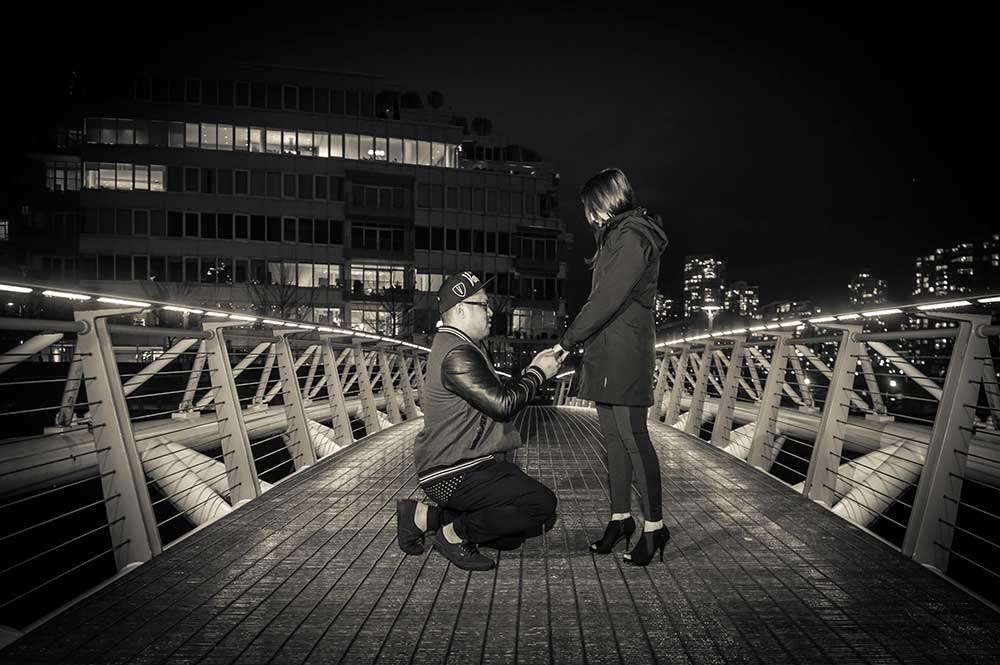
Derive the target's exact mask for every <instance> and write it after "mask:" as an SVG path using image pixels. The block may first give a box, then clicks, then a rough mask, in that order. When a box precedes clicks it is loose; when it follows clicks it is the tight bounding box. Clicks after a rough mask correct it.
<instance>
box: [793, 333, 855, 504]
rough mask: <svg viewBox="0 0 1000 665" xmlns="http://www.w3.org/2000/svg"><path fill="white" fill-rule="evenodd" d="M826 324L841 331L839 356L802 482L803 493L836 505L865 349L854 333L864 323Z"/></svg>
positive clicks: (815, 499) (830, 379)
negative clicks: (858, 368)
mask: <svg viewBox="0 0 1000 665" xmlns="http://www.w3.org/2000/svg"><path fill="white" fill-rule="evenodd" d="M825 327H827V328H832V329H834V330H840V331H841V337H840V344H839V345H838V347H837V359H836V360H834V363H833V371H832V372H831V373H830V376H829V381H830V383H829V385H828V386H827V389H826V401H825V402H824V403H823V415H822V416H820V419H819V427H818V428H817V430H816V439H815V443H814V444H813V448H812V454H811V455H810V457H809V469H808V470H807V471H806V479H805V482H804V483H803V485H802V494H803V495H804V496H807V497H809V498H810V499H813V500H814V501H819V502H820V503H824V504H826V505H827V506H829V507H831V508H832V507H833V505H834V503H836V493H835V488H836V487H837V474H838V473H839V469H840V455H841V452H842V450H843V447H844V432H845V430H846V428H847V417H848V415H850V406H851V397H852V396H853V395H854V392H853V391H852V390H851V388H853V387H854V370H855V367H856V366H857V358H855V356H857V355H858V354H859V353H861V352H862V349H861V342H857V341H855V339H854V336H855V335H857V334H858V333H860V332H861V326H858V325H844V324H833V323H830V324H825Z"/></svg>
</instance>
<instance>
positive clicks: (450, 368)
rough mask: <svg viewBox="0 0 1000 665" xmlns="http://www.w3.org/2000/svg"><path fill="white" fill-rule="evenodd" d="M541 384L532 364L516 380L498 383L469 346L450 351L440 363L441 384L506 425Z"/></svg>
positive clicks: (541, 379)
mask: <svg viewBox="0 0 1000 665" xmlns="http://www.w3.org/2000/svg"><path fill="white" fill-rule="evenodd" d="M544 382H545V375H544V374H543V373H542V370H540V369H538V368H537V367H535V366H534V365H532V366H530V367H529V368H528V369H527V370H525V372H524V374H522V375H521V377H520V378H518V379H514V380H511V381H508V382H506V383H501V382H500V380H499V379H498V378H497V377H496V375H495V374H494V373H493V371H492V370H491V369H490V367H489V366H488V365H487V363H486V359H485V358H483V354H481V353H480V352H479V351H478V350H476V349H475V348H473V347H472V346H469V345H467V344H466V345H462V346H459V347H458V348H455V349H452V350H451V351H450V352H448V354H447V355H446V356H445V357H444V360H442V362H441V383H442V384H443V385H444V387H445V388H447V389H448V390H449V391H451V392H453V393H455V394H456V395H458V396H459V397H461V398H462V399H464V400H465V401H466V402H468V403H469V404H471V405H472V406H474V407H475V408H476V409H477V410H478V411H479V412H480V413H482V414H484V415H486V416H488V417H490V418H492V419H493V420H496V421H499V422H507V421H508V420H510V419H511V418H513V417H514V416H515V415H516V414H517V412H518V411H520V410H521V409H522V408H523V407H524V406H525V405H526V404H527V403H528V402H530V401H531V398H532V397H534V396H535V391H536V390H538V386H540V385H542V383H544Z"/></svg>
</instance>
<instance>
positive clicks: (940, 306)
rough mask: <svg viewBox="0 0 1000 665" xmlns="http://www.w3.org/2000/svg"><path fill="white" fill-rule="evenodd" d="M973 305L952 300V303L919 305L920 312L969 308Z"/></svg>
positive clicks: (963, 301)
mask: <svg viewBox="0 0 1000 665" xmlns="http://www.w3.org/2000/svg"><path fill="white" fill-rule="evenodd" d="M971 304H972V303H971V302H969V301H968V300H952V301H951V302H935V303H931V304H929V305H917V309H919V310H928V309H947V308H949V307H968V306H969V305H971Z"/></svg>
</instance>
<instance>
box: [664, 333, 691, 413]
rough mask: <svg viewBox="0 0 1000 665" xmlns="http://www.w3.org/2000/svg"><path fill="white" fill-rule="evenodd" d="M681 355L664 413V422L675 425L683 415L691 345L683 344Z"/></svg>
mask: <svg viewBox="0 0 1000 665" xmlns="http://www.w3.org/2000/svg"><path fill="white" fill-rule="evenodd" d="M680 348H681V355H680V357H679V358H678V359H677V369H675V370H674V384H673V386H672V387H671V388H670V399H668V400H667V409H666V412H665V413H664V414H663V422H664V423H666V424H667V425H673V424H674V423H675V422H677V418H678V417H680V415H681V397H682V396H683V395H684V376H685V375H686V374H687V367H688V354H689V353H690V351H691V345H690V344H688V343H686V342H685V343H684V344H681V347H680Z"/></svg>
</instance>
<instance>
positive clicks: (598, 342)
mask: <svg viewBox="0 0 1000 665" xmlns="http://www.w3.org/2000/svg"><path fill="white" fill-rule="evenodd" d="M580 198H581V200H582V201H583V210H584V213H585V214H586V215H587V219H588V221H589V222H590V224H591V226H592V228H593V229H594V235H595V237H596V238H597V252H596V253H595V254H594V256H593V257H592V258H591V259H590V260H589V261H588V262H587V265H588V266H589V267H590V268H591V269H592V270H593V272H594V274H593V279H592V281H591V290H590V297H589V298H588V300H587V303H586V304H585V305H584V306H583V308H582V309H581V310H580V313H579V314H578V315H577V317H576V318H575V319H574V320H573V323H571V324H570V326H569V328H568V329H567V330H566V334H565V335H564V336H563V338H562V341H561V342H560V343H559V344H558V345H556V347H555V348H557V349H558V350H560V351H561V350H567V351H568V350H570V349H572V348H573V347H574V346H576V345H577V344H580V343H583V345H584V355H583V362H582V363H581V368H580V373H581V378H580V389H579V397H581V398H582V399H588V400H593V401H594V402H595V403H596V404H597V415H598V419H599V421H600V425H601V432H602V433H603V434H604V438H605V439H606V441H607V451H608V476H609V477H608V484H609V485H610V487H611V519H610V521H609V522H608V525H607V527H606V528H605V529H604V536H603V537H602V538H601V539H600V540H599V541H597V542H595V543H592V544H591V545H590V549H591V551H592V552H595V553H597V554H608V553H610V552H611V550H612V549H613V548H614V546H615V545H616V544H618V543H619V542H620V541H621V540H625V541H626V548H627V547H628V546H629V545H630V544H631V543H630V540H631V537H632V533H633V532H634V531H635V520H633V519H632V515H631V485H632V478H633V476H634V477H635V479H636V481H637V482H638V485H639V493H640V495H641V498H642V512H643V516H644V517H645V523H644V525H643V529H642V536H641V537H640V538H639V540H638V542H637V543H636V546H635V547H634V548H633V549H632V550H631V551H630V552H628V553H627V554H625V560H626V561H628V562H630V563H632V564H635V565H637V566H645V565H647V564H648V563H649V562H650V561H651V560H652V558H653V555H654V554H655V553H656V552H657V550H659V553H660V561H662V560H663V548H664V546H665V545H666V543H667V540H669V538H670V531H669V530H668V529H667V528H666V527H665V526H664V525H663V512H662V506H661V496H660V495H661V488H660V461H659V459H658V458H657V456H656V450H654V449H653V444H652V442H651V441H650V439H649V432H648V431H647V429H646V415H647V411H648V409H649V407H650V406H652V404H653V365H654V363H655V356H654V350H653V344H654V341H655V335H656V330H655V327H654V323H653V313H652V306H653V298H654V296H655V295H656V281H657V278H658V277H659V273H660V254H662V253H663V249H664V248H665V247H666V246H667V235H666V233H664V231H663V228H662V227H661V225H660V223H659V220H658V219H655V218H653V217H651V216H650V215H648V214H647V213H646V209H645V208H640V207H638V204H637V202H636V201H635V196H634V194H633V193H632V186H631V185H630V184H629V182H628V179H627V178H626V177H625V174H624V173H622V172H621V171H620V170H618V169H605V170H604V171H601V172H600V173H598V174H597V175H595V176H594V177H592V178H591V179H590V180H588V181H587V182H586V183H585V184H584V185H583V187H582V188H581V190H580Z"/></svg>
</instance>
